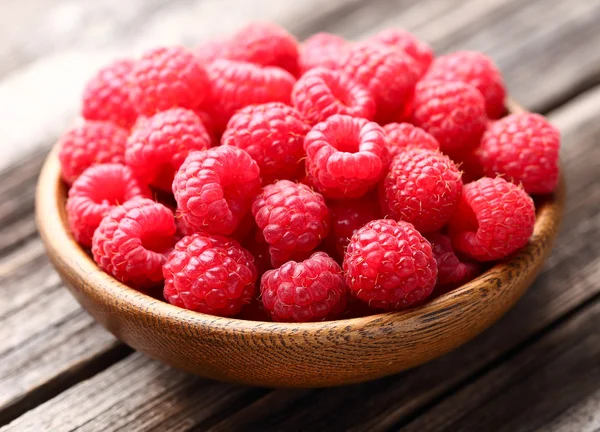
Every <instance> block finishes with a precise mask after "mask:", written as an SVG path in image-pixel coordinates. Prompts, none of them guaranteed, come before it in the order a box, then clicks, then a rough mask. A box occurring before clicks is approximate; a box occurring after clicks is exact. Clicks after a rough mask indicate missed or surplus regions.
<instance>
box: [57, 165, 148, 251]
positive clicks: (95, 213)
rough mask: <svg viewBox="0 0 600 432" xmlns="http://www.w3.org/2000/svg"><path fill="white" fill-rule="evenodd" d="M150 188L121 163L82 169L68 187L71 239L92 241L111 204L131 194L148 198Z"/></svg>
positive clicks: (67, 206) (126, 199)
mask: <svg viewBox="0 0 600 432" xmlns="http://www.w3.org/2000/svg"><path fill="white" fill-rule="evenodd" d="M150 196H151V193H150V189H148V187H147V186H146V185H144V184H143V183H141V182H140V181H139V180H138V179H137V178H136V177H135V176H134V174H133V172H132V171H131V169H130V168H128V167H126V166H124V165H121V164H99V165H94V166H92V167H90V168H88V169H87V170H85V171H84V172H83V173H82V174H81V175H80V176H79V177H78V178H77V180H75V182H74V183H73V186H71V189H69V198H68V199H67V205H66V210H67V219H68V221H69V228H70V229H71V233H72V234H73V237H75V240H77V242H78V243H80V244H81V245H83V246H87V247H89V246H91V245H92V236H93V235H94V231H95V230H96V228H97V227H98V225H99V224H100V221H102V218H103V217H104V216H105V215H106V214H107V213H108V212H109V211H110V210H111V209H112V208H113V207H115V206H117V205H121V204H123V203H124V202H126V201H129V200H131V199H134V198H149V197H150Z"/></svg>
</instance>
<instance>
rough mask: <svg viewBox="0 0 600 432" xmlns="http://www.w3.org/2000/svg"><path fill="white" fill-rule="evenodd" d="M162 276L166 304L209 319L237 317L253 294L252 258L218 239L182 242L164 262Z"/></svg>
mask: <svg viewBox="0 0 600 432" xmlns="http://www.w3.org/2000/svg"><path fill="white" fill-rule="evenodd" d="M163 274H164V277H165V289H164V295H165V299H167V301H168V302H169V303H171V304H172V305H175V306H179V307H181V308H185V309H189V310H193V311H196V312H202V313H206V314H210V315H218V316H226V317H230V316H234V315H237V314H238V313H239V312H240V310H241V309H242V307H243V306H244V305H247V304H249V303H250V302H251V301H252V298H253V297H254V293H255V291H256V286H255V282H256V267H254V259H253V258H252V255H251V254H250V252H248V251H247V250H246V249H244V248H243V247H241V246H240V244H239V243H238V242H237V241H235V240H233V239H230V238H227V237H225V236H221V235H215V234H206V233H199V234H194V235H191V236H187V237H184V238H182V239H181V240H180V241H178V242H177V244H176V245H175V248H174V249H173V252H171V254H170V255H169V257H168V258H167V262H166V263H165V265H164V267H163Z"/></svg>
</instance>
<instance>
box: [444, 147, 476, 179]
mask: <svg viewBox="0 0 600 432" xmlns="http://www.w3.org/2000/svg"><path fill="white" fill-rule="evenodd" d="M478 150H479V149H478V148H475V149H473V150H471V151H468V152H466V153H460V154H457V155H453V157H452V160H453V161H454V163H455V164H456V166H457V167H459V168H460V169H461V171H462V173H463V175H462V180H463V183H464V184H467V183H470V182H472V181H475V180H479V179H480V178H481V177H483V176H484V173H483V167H482V166H481V159H480V158H479V155H478Z"/></svg>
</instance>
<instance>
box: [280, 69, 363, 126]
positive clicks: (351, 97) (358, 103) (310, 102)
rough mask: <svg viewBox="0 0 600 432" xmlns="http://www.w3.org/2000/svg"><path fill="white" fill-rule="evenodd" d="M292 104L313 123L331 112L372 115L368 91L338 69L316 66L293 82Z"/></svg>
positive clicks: (324, 118) (354, 115)
mask: <svg viewBox="0 0 600 432" xmlns="http://www.w3.org/2000/svg"><path fill="white" fill-rule="evenodd" d="M292 104H293V105H294V106H295V107H296V108H297V109H298V111H300V113H301V114H302V115H303V116H304V118H305V119H306V121H307V122H308V123H310V124H311V125H315V124H317V123H319V122H321V121H324V120H326V119H327V118H329V117H331V116H332V115H334V114H346V115H349V116H352V117H363V118H366V119H369V120H370V119H372V118H373V116H374V115H375V100H374V99H373V97H372V96H371V94H370V93H369V91H368V90H367V89H366V88H365V87H363V86H362V85H360V84H358V83H357V82H355V81H353V80H352V79H351V78H350V77H349V76H348V75H346V74H344V73H342V72H340V71H332V70H329V69H324V68H316V69H312V70H309V71H308V72H306V73H305V74H304V75H302V77H300V79H299V80H298V81H297V82H296V84H295V85H294V89H293V90H292Z"/></svg>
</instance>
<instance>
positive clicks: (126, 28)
mask: <svg viewBox="0 0 600 432" xmlns="http://www.w3.org/2000/svg"><path fill="white" fill-rule="evenodd" d="M105 1H106V0H105ZM116 3H119V2H116ZM121 3H122V2H121ZM142 3H143V4H145V2H140V1H135V2H133V6H130V8H131V10H130V11H129V12H128V13H127V15H126V17H125V18H118V14H117V12H116V11H113V9H111V8H112V6H110V7H108V6H101V7H99V8H98V10H100V11H102V10H103V9H102V8H103V7H104V8H108V9H107V10H109V11H110V12H107V14H108V16H109V17H111V18H107V19H106V20H107V23H104V21H102V19H103V18H102V17H103V14H102V13H100V12H98V13H97V14H93V13H92V14H91V18H90V20H91V24H97V26H96V25H91V24H90V25H89V26H86V27H85V29H81V31H83V32H84V33H83V35H82V36H81V42H77V43H73V44H66V45H65V46H67V45H68V46H69V48H68V49H62V50H60V49H58V48H57V50H56V51H52V50H51V51H50V52H51V53H53V54H52V55H48V56H47V57H44V58H42V59H40V60H38V61H34V62H32V63H31V64H28V65H27V66H26V67H22V68H20V69H19V70H16V71H14V73H12V74H10V75H9V76H7V77H5V79H3V80H2V81H0V100H1V101H10V102H9V103H6V102H5V103H4V104H0V115H1V116H2V118H3V119H4V127H3V130H2V131H0V140H1V141H2V142H3V143H5V145H6V147H5V148H6V149H7V150H6V155H5V157H4V158H3V159H2V160H1V161H0V169H2V168H3V167H6V166H8V165H9V164H10V163H13V162H14V161H15V160H17V159H18V158H19V157H22V155H24V154H26V152H28V151H32V150H34V149H36V148H40V147H44V146H49V145H50V144H51V143H52V141H53V140H54V139H55V138H56V136H58V135H59V134H60V132H61V131H62V130H63V129H64V128H65V127H66V126H67V125H68V123H69V121H70V120H71V119H72V118H73V116H75V115H76V114H77V110H78V105H79V95H80V92H81V88H82V86H83V85H84V83H85V80H86V79H87V77H89V76H90V75H91V74H92V73H93V71H94V70H95V69H97V68H98V67H99V66H100V65H101V64H103V63H105V62H107V61H109V59H111V58H114V57H115V56H119V55H132V54H135V53H139V52H140V50H142V49H144V48H147V47H149V46H153V45H158V44H168V43H186V44H190V45H191V44H195V43H197V42H198V41H200V40H204V39H207V38H209V37H212V36H214V35H219V34H223V33H227V32H230V31H232V30H234V29H236V28H238V27H239V26H240V25H242V24H243V23H245V22H247V21H248V20H252V19H264V20H273V21H275V22H278V23H280V24H282V25H284V26H286V27H287V28H289V29H290V31H292V32H293V33H295V34H297V35H299V36H303V37H304V36H307V35H308V34H310V33H311V32H314V31H317V30H330V31H334V32H337V33H340V34H343V35H344V36H347V37H349V38H360V37H362V36H365V35H368V34H371V33H373V32H374V31H376V30H378V29H381V28H385V27H390V26H402V27H406V28H408V29H410V30H413V31H415V33H416V34H417V35H419V36H420V37H422V38H423V39H424V40H428V41H430V42H431V43H432V45H433V46H434V48H436V50H437V51H438V52H439V53H442V52H447V51H451V50H458V49H478V50H482V51H484V52H487V53H488V54H490V55H491V56H492V57H494V58H495V59H496V60H497V61H498V63H499V65H500V66H501V68H502V69H503V70H504V72H505V77H506V81H507V83H508V87H509V89H510V90H511V92H512V93H513V94H514V95H515V96H516V97H517V98H518V99H519V100H520V101H521V102H522V103H523V104H524V105H525V106H526V107H528V108H531V109H534V110H545V109H547V108H549V107H552V106H556V105H557V103H558V102H560V101H563V100H565V98H567V97H569V96H571V95H573V94H574V93H575V92H577V91H580V90H582V89H584V88H586V87H588V86H590V85H591V84H593V83H596V82H597V80H598V72H599V71H600V51H598V50H597V49H596V48H595V47H596V46H598V44H600V34H599V32H597V31H595V28H596V27H595V23H596V21H597V18H598V16H600V4H599V3H598V2H586V1H583V0H579V1H577V2H575V3H565V2H562V1H560V0H537V1H532V2H528V3H527V4H526V5H523V3H522V2H519V1H517V0H493V1H489V2H487V1H486V2H477V1H475V0H470V1H466V0H462V1H461V2H452V3H448V2H438V1H435V0H424V1H421V2H418V3H414V2H411V1H408V0H397V1H390V0H375V1H371V2H365V1H364V0H363V1H360V0H335V1H328V2H321V1H319V0H310V1H303V2H291V3H290V2H279V1H277V0H261V1H258V2H244V1H240V0H228V1H226V2H223V1H220V0H196V1H190V2H177V3H174V4H169V5H168V6H164V7H155V8H154V9H152V7H151V6H148V7H146V6H142ZM152 4H155V6H156V5H158V4H162V3H161V2H159V1H158V0H155V1H154V2H152ZM111 5H112V3H111ZM78 7H79V6H78ZM136 8H139V14H141V16H142V17H145V19H139V20H137V19H134V15H135V13H138V12H136V10H137V9H136ZM76 9H77V7H76ZM224 10H227V11H228V12H227V14H224V13H223V11H224ZM77 13H83V12H77ZM115 14H116V15H115ZM144 14H145V15H144ZM113 15H114V16H113ZM95 20H99V23H96V21H95ZM539 22H544V23H545V24H544V25H543V26H540V25H536V23H539ZM142 23H143V25H142ZM103 25H104V27H103ZM88 33H89V34H88ZM96 33H101V36H98V35H96ZM78 39H79V38H78ZM59 45H60V44H59ZM60 46H62V45H60ZM65 71H68V72H65ZM541 71H544V73H541ZM532 82H535V83H536V85H535V86H532V85H531V83H532Z"/></svg>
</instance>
